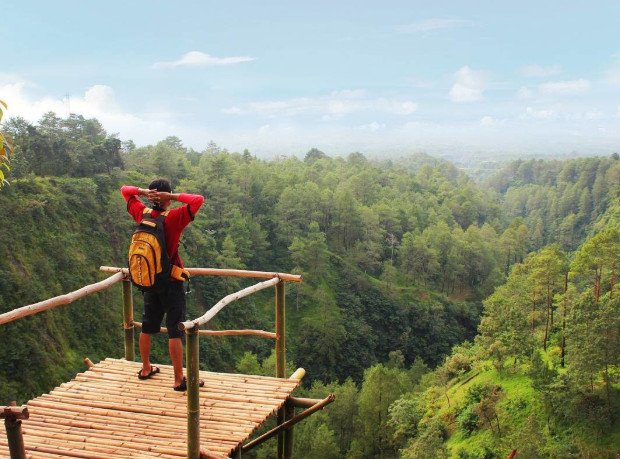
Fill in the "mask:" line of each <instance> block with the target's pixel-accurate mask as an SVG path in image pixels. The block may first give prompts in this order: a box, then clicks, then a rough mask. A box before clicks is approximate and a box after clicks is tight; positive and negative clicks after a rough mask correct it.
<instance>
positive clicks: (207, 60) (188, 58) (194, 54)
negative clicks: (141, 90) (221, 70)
mask: <svg viewBox="0 0 620 459" xmlns="http://www.w3.org/2000/svg"><path fill="white" fill-rule="evenodd" d="M253 60H255V58H253V57H248V56H235V57H213V56H210V55H209V54H206V53H203V52H200V51H190V52H189V53H186V54H184V55H183V56H181V58H180V59H177V60H176V61H168V62H156V63H155V64H153V65H152V67H153V68H154V69H166V68H168V69H169V68H175V67H183V66H185V67H206V66H209V65H234V64H240V63H242V62H251V61H253Z"/></svg>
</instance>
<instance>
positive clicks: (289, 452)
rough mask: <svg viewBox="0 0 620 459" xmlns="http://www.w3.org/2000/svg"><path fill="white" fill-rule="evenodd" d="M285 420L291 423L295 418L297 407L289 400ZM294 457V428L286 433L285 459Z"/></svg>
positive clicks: (285, 405) (285, 410) (286, 405)
mask: <svg viewBox="0 0 620 459" xmlns="http://www.w3.org/2000/svg"><path fill="white" fill-rule="evenodd" d="M284 418H285V419H286V420H287V421H289V420H291V419H294V418H295V405H294V404H293V403H291V401H290V400H287V401H286V403H285V404H284ZM292 457H293V428H292V427H291V428H290V429H286V430H285V431H284V459H292Z"/></svg>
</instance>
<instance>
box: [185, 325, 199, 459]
mask: <svg viewBox="0 0 620 459" xmlns="http://www.w3.org/2000/svg"><path fill="white" fill-rule="evenodd" d="M185 333H186V335H187V351H186V355H187V363H186V367H187V458H188V459H200V387H199V374H198V370H199V368H198V366H199V356H198V351H199V346H198V337H199V335H198V326H195V327H193V328H190V329H186V330H185Z"/></svg>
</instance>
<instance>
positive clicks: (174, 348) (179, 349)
mask: <svg viewBox="0 0 620 459" xmlns="http://www.w3.org/2000/svg"><path fill="white" fill-rule="evenodd" d="M168 352H170V360H172V366H173V368H174V386H175V387H176V386H178V385H179V384H181V383H182V382H183V340H182V339H181V338H170V339H169V340H168Z"/></svg>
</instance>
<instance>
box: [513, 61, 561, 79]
mask: <svg viewBox="0 0 620 459" xmlns="http://www.w3.org/2000/svg"><path fill="white" fill-rule="evenodd" d="M560 73H562V67H560V66H559V65H550V66H548V67H543V66H540V65H537V64H532V65H526V66H523V67H521V74H522V75H523V76H525V77H537V78H538V77H550V76H553V75H559V74H560Z"/></svg>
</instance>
